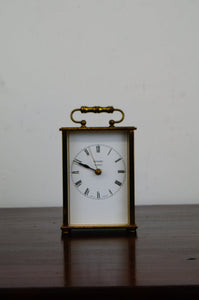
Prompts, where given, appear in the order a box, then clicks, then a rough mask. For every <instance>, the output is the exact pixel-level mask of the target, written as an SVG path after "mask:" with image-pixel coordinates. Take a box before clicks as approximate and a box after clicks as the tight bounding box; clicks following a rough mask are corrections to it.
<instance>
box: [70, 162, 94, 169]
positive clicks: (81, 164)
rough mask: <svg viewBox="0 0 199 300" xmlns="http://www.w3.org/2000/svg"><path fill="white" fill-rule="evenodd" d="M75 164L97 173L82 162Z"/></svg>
mask: <svg viewBox="0 0 199 300" xmlns="http://www.w3.org/2000/svg"><path fill="white" fill-rule="evenodd" d="M75 162H76V164H78V165H80V166H82V167H84V168H87V169H91V170H93V171H95V169H93V168H91V167H90V166H88V165H86V164H83V163H82V162H80V161H75Z"/></svg>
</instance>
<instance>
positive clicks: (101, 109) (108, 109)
mask: <svg viewBox="0 0 199 300" xmlns="http://www.w3.org/2000/svg"><path fill="white" fill-rule="evenodd" d="M77 111H80V112H81V113H82V114H85V113H89V112H92V113H102V112H106V113H109V114H110V113H113V112H114V111H119V112H120V113H121V114H122V117H121V119H120V120H118V121H115V120H110V121H109V124H110V127H114V124H115V123H120V122H122V121H123V120H124V112H123V111H122V110H121V109H119V108H114V107H113V106H106V107H101V106H91V107H89V106H82V107H81V108H75V109H73V111H72V112H71V114H70V117H71V120H72V121H73V122H75V123H80V124H81V125H82V126H81V127H86V121H85V120H81V121H77V120H75V119H74V118H73V114H74V113H75V112H77Z"/></svg>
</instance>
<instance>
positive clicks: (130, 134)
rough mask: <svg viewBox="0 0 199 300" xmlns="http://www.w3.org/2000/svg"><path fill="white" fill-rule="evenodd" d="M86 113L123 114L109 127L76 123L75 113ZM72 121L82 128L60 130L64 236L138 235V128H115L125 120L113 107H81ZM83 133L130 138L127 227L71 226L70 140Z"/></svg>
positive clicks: (62, 227) (110, 122)
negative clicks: (101, 232) (79, 232)
mask: <svg viewBox="0 0 199 300" xmlns="http://www.w3.org/2000/svg"><path fill="white" fill-rule="evenodd" d="M78 110H79V111H81V112H82V113H85V112H95V113H96V112H108V113H110V112H113V111H116V110H117V111H120V112H121V113H122V119H121V120H119V121H114V120H110V121H109V124H110V126H109V127H86V121H85V120H82V121H76V120H74V119H73V116H72V115H73V113H74V112H76V111H78ZM71 119H72V121H74V122H75V123H81V125H82V126H81V127H62V128H60V129H59V130H60V131H61V132H62V173H63V223H62V226H61V230H62V234H63V235H67V234H69V233H70V232H71V230H73V229H75V230H77V229H78V230H99V229H100V230H125V229H126V230H127V231H128V232H130V233H136V229H137V225H136V223H135V178H134V131H135V130H136V129H137V128H136V127H121V126H117V127H115V126H114V124H115V123H119V122H121V121H122V120H123V119H124V113H123V111H121V110H120V109H114V108H113V107H81V108H80V109H75V110H73V111H72V113H71ZM74 132H78V133H81V132H82V133H83V132H92V133H93V132H94V133H95V132H106V133H110V135H111V133H113V132H123V133H126V134H127V138H128V153H129V160H128V163H129V166H128V168H129V180H128V183H129V201H128V214H129V216H128V219H129V223H128V224H127V225H106V226H103V225H94V224H93V225H85V226H84V225H81V226H77V225H75V226H74V225H70V224H69V189H68V182H69V176H70V170H69V167H68V157H69V155H68V140H69V135H70V133H74Z"/></svg>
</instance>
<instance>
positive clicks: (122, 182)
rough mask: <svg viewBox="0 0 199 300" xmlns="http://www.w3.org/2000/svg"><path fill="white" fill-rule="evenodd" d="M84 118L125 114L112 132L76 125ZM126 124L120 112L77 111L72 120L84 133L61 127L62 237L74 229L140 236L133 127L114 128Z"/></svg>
mask: <svg viewBox="0 0 199 300" xmlns="http://www.w3.org/2000/svg"><path fill="white" fill-rule="evenodd" d="M77 111H79V112H81V113H82V114H85V113H90V112H92V113H102V112H106V113H113V112H115V111H117V112H120V113H121V118H120V120H116V121H115V120H110V121H109V125H110V126H109V127H87V126H86V121H85V120H81V121H79V120H76V119H74V113H76V112H77ZM123 119H124V113H123V111H122V110H121V109H117V108H116V109H115V108H113V107H112V106H108V107H100V106H94V107H87V106H82V107H81V108H78V109H74V110H73V111H72V112H71V120H72V121H73V122H75V123H79V124H81V127H63V128H60V130H61V132H62V151H63V224H62V226H61V229H62V233H63V234H64V235H65V234H68V233H70V231H72V230H74V229H84V230H87V229H103V230H105V229H106V230H107V229H109V230H110V229H126V230H128V231H129V232H132V233H135V232H136V228H137V226H136V224H135V203H134V198H135V197H134V131H135V130H136V128H135V127H116V126H115V123H120V122H121V121H122V120H123Z"/></svg>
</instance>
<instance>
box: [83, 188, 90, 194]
mask: <svg viewBox="0 0 199 300" xmlns="http://www.w3.org/2000/svg"><path fill="white" fill-rule="evenodd" d="M89 192H90V190H89V188H87V189H86V190H85V192H84V195H86V196H87V195H88V194H89Z"/></svg>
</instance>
